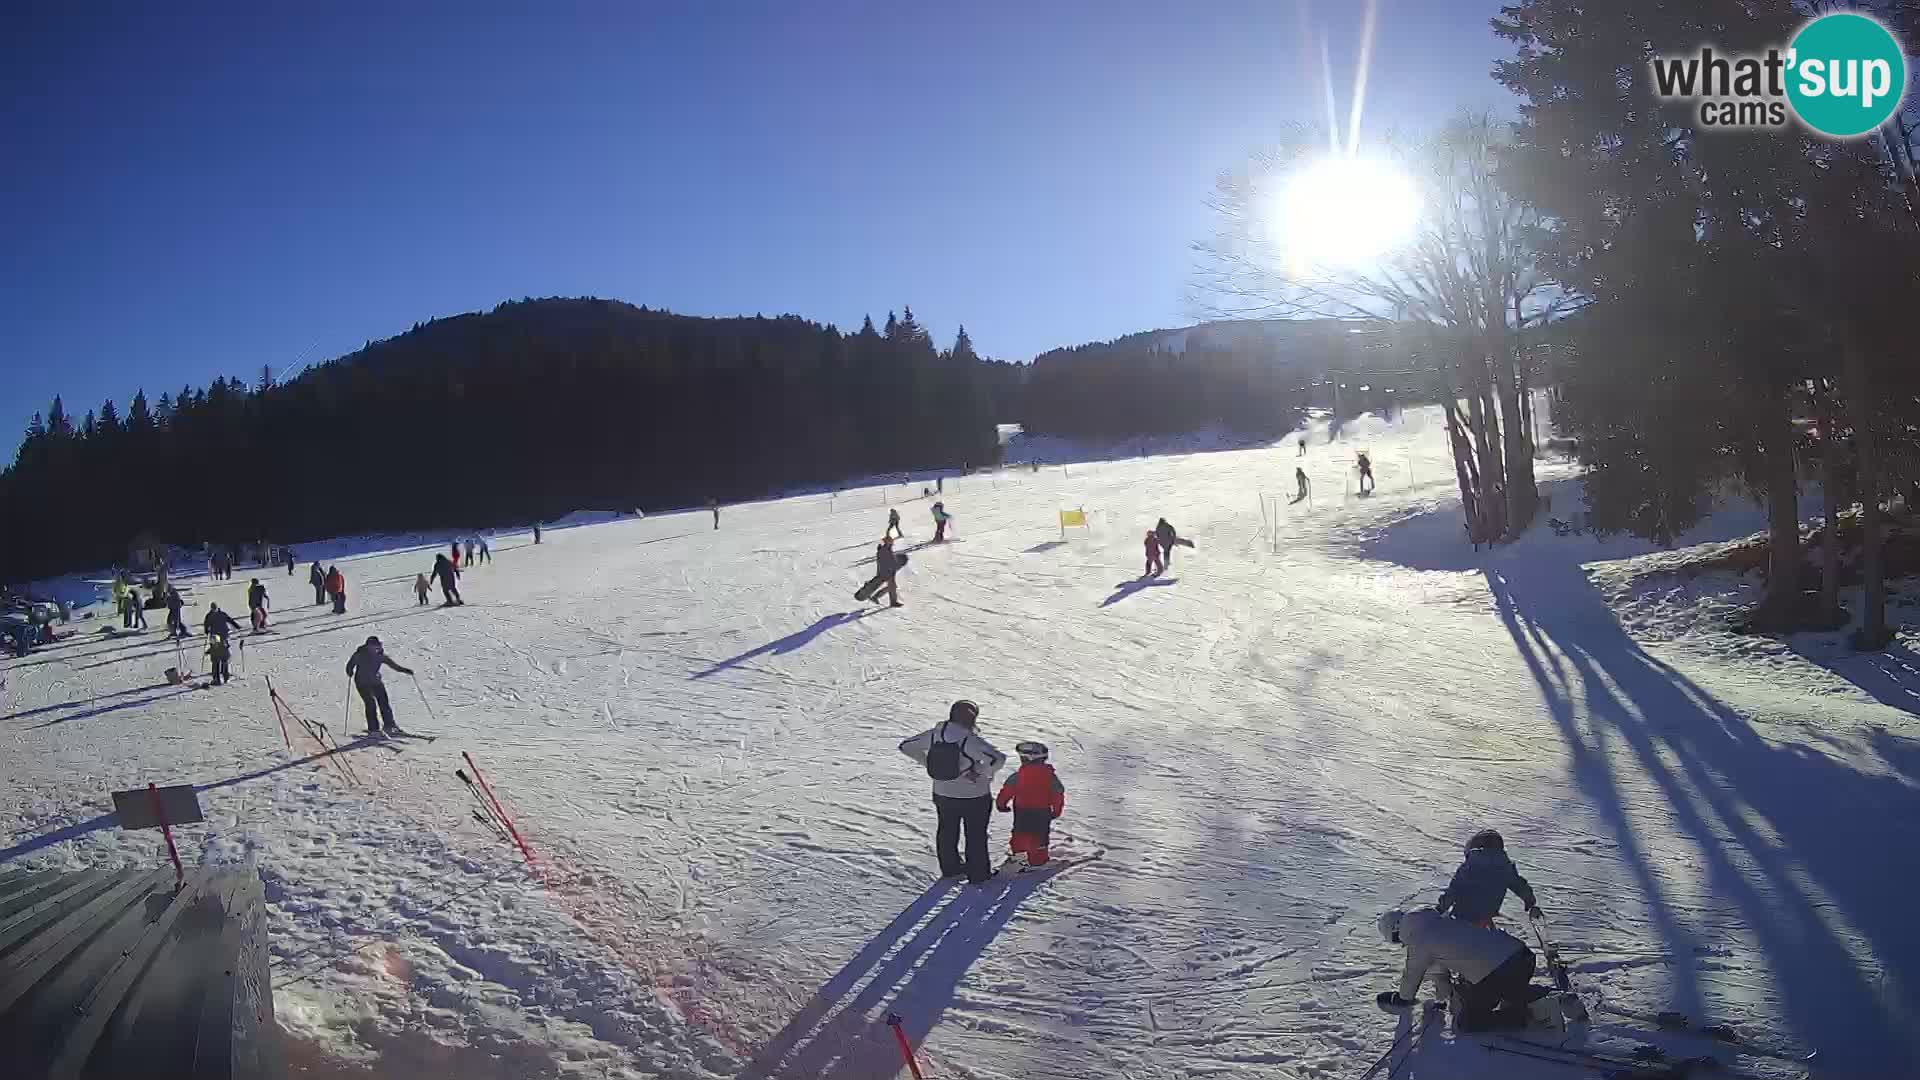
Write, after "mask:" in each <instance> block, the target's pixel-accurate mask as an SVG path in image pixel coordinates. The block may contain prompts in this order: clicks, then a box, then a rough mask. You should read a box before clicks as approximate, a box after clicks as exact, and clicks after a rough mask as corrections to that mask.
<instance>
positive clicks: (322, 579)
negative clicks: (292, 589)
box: [307, 562, 327, 607]
mask: <svg viewBox="0 0 1920 1080" xmlns="http://www.w3.org/2000/svg"><path fill="white" fill-rule="evenodd" d="M307 584H309V585H311V586H313V606H314V607H319V606H320V605H321V604H324V603H326V602H327V575H326V574H325V573H323V572H322V571H321V569H320V564H319V563H318V562H315V563H314V564H313V569H311V570H308V571H307Z"/></svg>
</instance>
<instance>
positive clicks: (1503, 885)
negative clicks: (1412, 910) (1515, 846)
mask: <svg viewBox="0 0 1920 1080" xmlns="http://www.w3.org/2000/svg"><path fill="white" fill-rule="evenodd" d="M1508 889H1512V890H1513V895H1515V896H1517V897H1519V898H1520V902H1521V903H1523V904H1525V905H1527V906H1528V907H1533V906H1534V902H1533V887H1532V886H1531V885H1528V884H1527V879H1526V878H1523V877H1521V876H1520V871H1518V870H1516V869H1514V866H1513V860H1512V859H1509V858H1507V853H1506V852H1504V851H1501V850H1499V849H1497V848H1474V849H1473V850H1472V851H1469V852H1467V861H1465V862H1463V863H1461V864H1460V869H1458V870H1455V871H1454V872H1453V881H1451V882H1450V883H1448V885H1447V891H1446V892H1443V893H1441V894H1440V902H1439V903H1438V904H1436V905H1434V906H1435V907H1437V908H1439V909H1440V913H1441V914H1443V915H1452V916H1453V917H1454V918H1456V919H1465V920H1466V921H1468V922H1481V921H1483V920H1486V919H1491V918H1493V917H1494V916H1495V915H1498V914H1500V904H1501V902H1502V901H1504V900H1506V898H1507V890H1508Z"/></svg>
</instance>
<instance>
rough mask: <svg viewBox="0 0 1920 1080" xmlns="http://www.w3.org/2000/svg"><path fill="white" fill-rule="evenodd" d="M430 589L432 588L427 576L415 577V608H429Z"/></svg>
mask: <svg viewBox="0 0 1920 1080" xmlns="http://www.w3.org/2000/svg"><path fill="white" fill-rule="evenodd" d="M429 589H430V586H428V584H427V575H425V574H415V575H413V599H414V606H415V607H426V606H427V593H428V591H429Z"/></svg>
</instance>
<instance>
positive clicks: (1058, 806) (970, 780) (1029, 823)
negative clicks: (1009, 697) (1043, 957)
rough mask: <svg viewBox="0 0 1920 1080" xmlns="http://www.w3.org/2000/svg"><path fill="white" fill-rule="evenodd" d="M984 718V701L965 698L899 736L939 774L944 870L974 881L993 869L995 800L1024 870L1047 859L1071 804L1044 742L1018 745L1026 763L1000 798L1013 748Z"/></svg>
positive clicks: (938, 838) (1012, 853)
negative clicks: (997, 782) (1005, 748)
mask: <svg viewBox="0 0 1920 1080" xmlns="http://www.w3.org/2000/svg"><path fill="white" fill-rule="evenodd" d="M979 725H980V706H978V705H975V704H974V703H973V702H971V701H967V700H964V699H963V700H960V701H956V702H954V703H953V704H952V706H950V707H949V708H948V709H947V718H946V719H945V720H943V721H941V722H940V723H939V724H937V725H935V726H934V727H932V728H929V729H927V730H926V731H923V732H921V733H920V734H918V735H913V736H910V737H908V738H906V739H902V740H901V742H900V752H901V753H903V754H905V755H907V756H908V757H910V758H912V759H913V760H914V761H916V762H919V763H920V766H921V767H922V768H924V769H925V770H926V773H927V776H928V777H929V778H930V779H931V780H932V781H933V807H934V813H935V816H936V822H937V823H936V825H935V826H934V835H933V847H934V854H935V856H936V857H937V858H938V859H939V862H940V876H941V877H943V878H960V877H964V878H966V879H967V881H968V882H970V883H972V884H976V885H977V884H980V883H981V882H984V881H988V880H990V879H991V878H992V877H993V876H994V872H995V871H994V867H993V864H992V860H991V858H990V857H989V855H988V841H987V828H988V826H989V824H990V823H991V822H992V820H993V812H994V810H995V809H996V808H998V809H999V811H1000V812H1001V813H1003V814H1005V813H1012V814H1013V832H1012V835H1011V836H1010V837H1009V838H1008V841H1007V848H1008V861H1009V862H1012V861H1015V860H1019V861H1021V862H1022V863H1023V865H1022V866H1021V870H1022V871H1025V870H1027V869H1031V868H1033V867H1036V866H1044V865H1045V864H1046V862H1047V859H1048V851H1047V848H1048V844H1049V841H1050V839H1051V833H1052V829H1053V822H1054V821H1055V820H1056V819H1057V818H1059V817H1060V815H1061V814H1062V813H1063V812H1064V811H1065V810H1066V806H1067V789H1066V785H1065V784H1062V783H1061V782H1060V776H1059V774H1058V773H1056V772H1055V771H1054V769H1053V766H1052V764H1050V763H1049V762H1048V760H1047V758H1048V751H1047V747H1046V744H1045V743H1039V742H1023V743H1020V744H1019V745H1018V746H1015V747H1014V752H1015V753H1017V754H1019V755H1020V768H1018V769H1017V770H1015V771H1014V773H1013V775H1012V776H1010V777H1008V778H1007V782H1006V783H1005V784H1003V785H1002V786H1001V788H1000V793H999V797H998V798H997V799H996V798H995V797H994V792H993V779H994V774H995V773H998V772H999V771H1000V767H1001V766H1003V765H1005V764H1006V762H1007V756H1006V755H1005V754H1003V753H1001V752H1000V751H999V750H997V749H995V748H994V745H993V744H992V743H990V742H988V741H987V740H986V739H985V738H983V737H982V736H981V735H980V731H979ZM963 834H964V836H965V844H964V846H963V845H962V835H963Z"/></svg>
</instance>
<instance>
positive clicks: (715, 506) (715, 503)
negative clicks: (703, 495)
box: [707, 499, 720, 532]
mask: <svg viewBox="0 0 1920 1080" xmlns="http://www.w3.org/2000/svg"><path fill="white" fill-rule="evenodd" d="M707 509H709V510H711V511H713V528H714V531H715V532H718V531H719V529H720V500H719V499H708V500H707Z"/></svg>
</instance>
